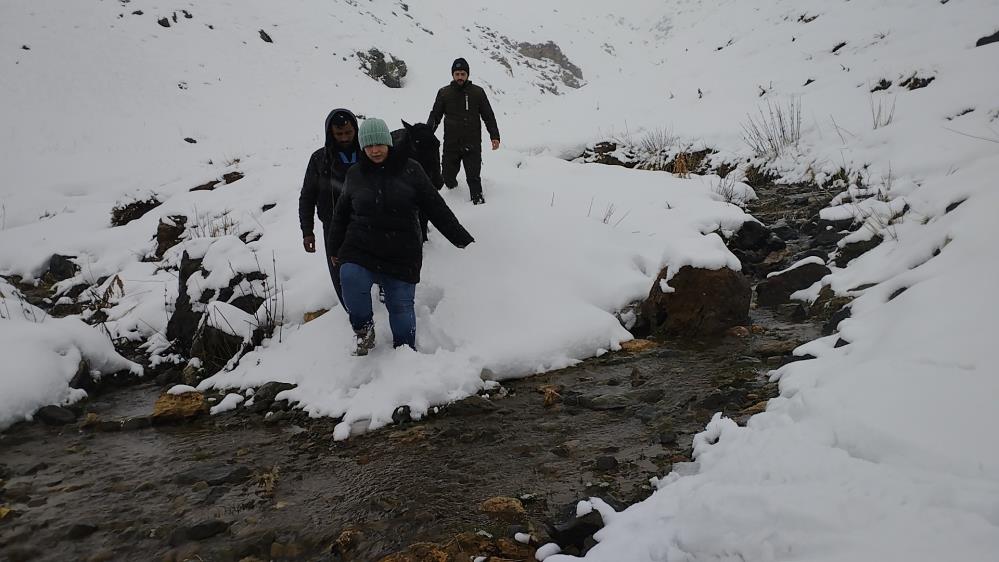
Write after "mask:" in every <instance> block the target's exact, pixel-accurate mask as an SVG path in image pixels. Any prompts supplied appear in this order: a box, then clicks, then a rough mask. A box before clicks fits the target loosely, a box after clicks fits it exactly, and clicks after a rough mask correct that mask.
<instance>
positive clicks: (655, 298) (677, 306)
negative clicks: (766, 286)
mask: <svg viewBox="0 0 999 562" xmlns="http://www.w3.org/2000/svg"><path fill="white" fill-rule="evenodd" d="M668 269H669V267H668V266H667V267H666V268H664V269H663V270H662V271H661V272H660V273H659V277H658V278H657V279H656V282H655V283H653V284H652V290H651V291H650V292H649V298H648V299H646V300H645V302H644V303H642V318H641V321H640V324H642V325H644V326H645V327H647V329H649V330H650V331H653V332H658V333H661V334H662V335H667V336H700V335H713V334H721V333H723V332H724V331H725V330H727V329H729V328H731V327H732V326H741V325H745V324H748V323H749V302H750V300H751V299H752V289H751V287H750V283H749V280H748V279H747V278H746V277H745V276H744V275H742V274H741V273H739V272H738V271H733V270H731V269H728V268H721V269H701V268H695V267H691V266H689V265H688V266H683V267H681V268H680V270H679V271H677V272H676V275H674V276H673V278H672V279H670V280H669V283H668V286H669V288H671V289H672V292H665V291H664V290H663V287H664V285H665V283H664V281H665V279H666V277H667V271H668ZM667 290H669V289H667Z"/></svg>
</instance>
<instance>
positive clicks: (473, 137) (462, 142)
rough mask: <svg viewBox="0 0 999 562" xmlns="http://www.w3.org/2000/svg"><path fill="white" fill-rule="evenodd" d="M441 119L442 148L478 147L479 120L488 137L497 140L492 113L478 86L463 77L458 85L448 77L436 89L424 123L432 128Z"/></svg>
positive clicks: (480, 126) (457, 149) (484, 93)
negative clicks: (449, 80)
mask: <svg viewBox="0 0 999 562" xmlns="http://www.w3.org/2000/svg"><path fill="white" fill-rule="evenodd" d="M441 119H443V120H444V152H454V151H460V150H482V122H483V121H485V123H486V130H487V131H489V138H490V139H492V140H499V138H500V133H499V128H498V127H497V126H496V114H494V113H493V108H492V106H491V105H489V99H488V98H487V97H486V92H485V90H483V89H482V88H480V87H478V86H476V85H475V84H472V81H471V80H467V81H465V83H464V84H463V85H461V86H459V85H458V83H457V82H454V81H452V82H451V83H450V84H448V85H447V86H444V87H443V88H441V89H440V90H439V91H438V92H437V98H436V99H435V100H434V107H433V109H431V110H430V116H429V117H427V125H430V127H431V130H434V131H436V130H437V125H438V124H440V122H441Z"/></svg>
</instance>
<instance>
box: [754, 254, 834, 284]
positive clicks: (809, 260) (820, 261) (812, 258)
mask: <svg viewBox="0 0 999 562" xmlns="http://www.w3.org/2000/svg"><path fill="white" fill-rule="evenodd" d="M810 263H815V264H818V265H825V264H826V261H825V260H824V259H822V258H820V257H818V256H810V257H807V258H805V259H802V260H798V261H796V262H794V263H792V264H791V265H790V266H788V267H786V268H784V269H782V270H780V271H772V272H770V273H768V274H767V279H769V278H771V277H777V276H778V275H783V274H785V273H787V272H788V271H791V270H793V269H798V268H799V267H801V266H803V265H808V264H810Z"/></svg>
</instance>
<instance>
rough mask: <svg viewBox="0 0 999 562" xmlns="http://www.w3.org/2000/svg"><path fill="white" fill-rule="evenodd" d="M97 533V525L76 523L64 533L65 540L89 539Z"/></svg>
mask: <svg viewBox="0 0 999 562" xmlns="http://www.w3.org/2000/svg"><path fill="white" fill-rule="evenodd" d="M96 532H97V525H91V524H89V523H76V524H74V525H72V526H70V528H69V530H67V531H66V538H68V539H71V540H79V539H82V538H86V537H89V536H90V535H92V534H94V533H96Z"/></svg>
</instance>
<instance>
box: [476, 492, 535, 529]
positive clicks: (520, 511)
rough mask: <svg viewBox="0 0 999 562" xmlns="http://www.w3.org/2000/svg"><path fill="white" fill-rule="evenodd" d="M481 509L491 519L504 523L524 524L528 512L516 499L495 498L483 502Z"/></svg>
mask: <svg viewBox="0 0 999 562" xmlns="http://www.w3.org/2000/svg"><path fill="white" fill-rule="evenodd" d="M479 509H480V510H481V511H482V512H483V513H485V514H486V515H487V516H489V517H490V518H491V519H493V520H496V521H501V522H504V523H524V522H525V521H526V520H527V511H526V510H525V509H524V504H522V503H520V500H518V499H516V498H508V497H502V496H500V497H494V498H489V499H488V500H486V501H484V502H482V505H480V506H479Z"/></svg>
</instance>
